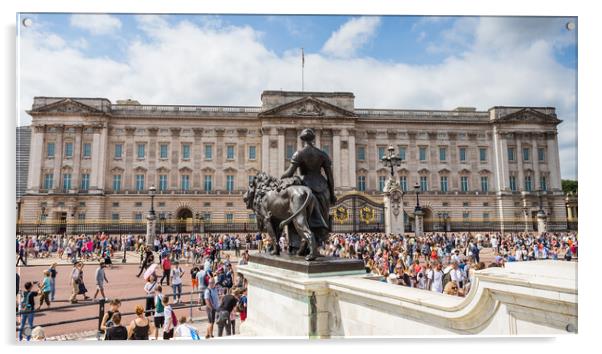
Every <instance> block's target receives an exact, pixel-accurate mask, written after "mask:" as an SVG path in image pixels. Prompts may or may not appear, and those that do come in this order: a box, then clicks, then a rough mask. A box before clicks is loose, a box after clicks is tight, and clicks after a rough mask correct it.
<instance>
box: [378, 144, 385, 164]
mask: <svg viewBox="0 0 602 354" xmlns="http://www.w3.org/2000/svg"><path fill="white" fill-rule="evenodd" d="M383 157H385V148H384V147H383V146H379V147H378V160H379V161H380V160H382V159H383Z"/></svg>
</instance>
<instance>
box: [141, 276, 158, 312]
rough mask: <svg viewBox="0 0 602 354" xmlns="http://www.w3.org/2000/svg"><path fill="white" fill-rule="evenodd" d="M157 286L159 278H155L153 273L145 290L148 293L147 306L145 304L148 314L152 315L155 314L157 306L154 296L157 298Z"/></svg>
mask: <svg viewBox="0 0 602 354" xmlns="http://www.w3.org/2000/svg"><path fill="white" fill-rule="evenodd" d="M156 286H157V280H156V279H155V276H154V275H153V274H151V275H150V276H149V277H148V280H147V281H146V284H144V292H145V293H146V306H145V311H146V316H151V315H152V314H153V309H154V308H155V302H154V298H155V290H156Z"/></svg>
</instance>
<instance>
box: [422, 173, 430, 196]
mask: <svg viewBox="0 0 602 354" xmlns="http://www.w3.org/2000/svg"><path fill="white" fill-rule="evenodd" d="M428 189H429V186H428V181H427V177H426V176H420V191H421V192H426V191H427V190H428Z"/></svg>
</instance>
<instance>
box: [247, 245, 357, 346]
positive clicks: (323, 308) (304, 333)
mask: <svg viewBox="0 0 602 354" xmlns="http://www.w3.org/2000/svg"><path fill="white" fill-rule="evenodd" d="M285 268H286V269H285ZM238 271H239V272H241V273H242V274H243V275H244V276H245V278H247V279H248V281H249V285H248V288H247V297H248V299H249V303H248V309H247V320H246V321H245V322H244V323H242V324H241V326H240V335H241V336H245V337H247V336H248V337H257V336H259V337H279V338H283V337H284V338H287V337H288V338H305V339H308V338H330V337H331V334H332V332H333V328H335V327H336V321H338V320H336V319H335V317H334V313H336V312H335V311H333V309H331V307H332V304H333V302H332V299H331V297H332V294H331V291H330V289H329V286H328V279H332V278H333V277H336V278H338V277H353V278H356V277H357V278H361V277H365V276H366V271H365V269H364V262H363V261H361V260H351V259H339V258H329V257H321V258H318V259H317V260H316V261H313V262H307V261H305V260H304V259H303V258H302V257H294V256H293V257H291V256H284V255H283V256H279V257H278V256H275V257H271V256H267V255H264V254H259V255H252V256H251V259H250V261H249V264H248V265H244V266H239V267H238Z"/></svg>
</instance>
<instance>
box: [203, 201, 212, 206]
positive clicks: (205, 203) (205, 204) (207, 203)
mask: <svg viewBox="0 0 602 354" xmlns="http://www.w3.org/2000/svg"><path fill="white" fill-rule="evenodd" d="M203 206H204V207H210V206H211V202H203Z"/></svg>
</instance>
